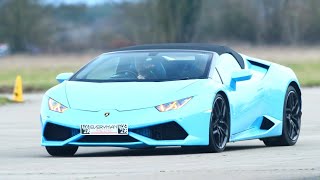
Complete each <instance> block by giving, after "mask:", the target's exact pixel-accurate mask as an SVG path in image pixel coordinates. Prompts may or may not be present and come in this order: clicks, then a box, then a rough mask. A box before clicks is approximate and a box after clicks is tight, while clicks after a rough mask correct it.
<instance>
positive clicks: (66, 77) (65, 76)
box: [56, 73, 73, 83]
mask: <svg viewBox="0 0 320 180" xmlns="http://www.w3.org/2000/svg"><path fill="white" fill-rule="evenodd" d="M71 76H73V73H61V74H59V75H58V76H57V77H56V79H57V81H58V82H59V83H62V82H63V81H65V80H69V79H70V78H71Z"/></svg>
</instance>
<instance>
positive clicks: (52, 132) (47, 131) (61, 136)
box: [43, 123, 80, 141]
mask: <svg viewBox="0 0 320 180" xmlns="http://www.w3.org/2000/svg"><path fill="white" fill-rule="evenodd" d="M79 133H80V131H79V130H78V129H74V128H69V127H65V126H61V125H57V124H53V123H47V124H46V127H45V128H44V132H43V136H44V137H45V138H46V140H48V141H64V140H67V139H69V138H71V137H72V136H74V135H77V134H79Z"/></svg>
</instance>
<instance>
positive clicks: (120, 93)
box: [64, 80, 199, 111]
mask: <svg viewBox="0 0 320 180" xmlns="http://www.w3.org/2000/svg"><path fill="white" fill-rule="evenodd" d="M198 81H199V80H181V81H165V82H108V83H92V82H80V81H65V82H64V84H65V92H66V97H67V100H68V103H69V106H70V108H71V109H78V110H87V111H99V110H107V109H116V110H118V111H125V110H134V109H142V108H148V107H154V106H157V105H159V104H163V103H167V102H171V101H174V100H178V99H181V98H186V96H188V97H190V96H192V95H194V93H196V91H190V93H189V92H187V90H186V88H187V87H189V86H191V85H193V84H196V83H197V82H198ZM192 89H194V88H192ZM182 90H183V92H181V91H182Z"/></svg>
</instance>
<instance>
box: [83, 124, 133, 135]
mask: <svg viewBox="0 0 320 180" xmlns="http://www.w3.org/2000/svg"><path fill="white" fill-rule="evenodd" d="M80 133H81V134H82V135H128V124H82V125H80Z"/></svg>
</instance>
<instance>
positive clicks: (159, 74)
mask: <svg viewBox="0 0 320 180" xmlns="http://www.w3.org/2000/svg"><path fill="white" fill-rule="evenodd" d="M211 61H212V53H209V52H193V51H192V52H191V51H178V52H175V51H143V52H141V51H139V52H135V51H133V52H116V53H109V54H103V55H101V56H99V57H98V58H97V59H96V60H94V61H92V62H91V63H89V64H88V65H87V66H85V67H84V68H83V69H81V70H80V71H79V72H77V73H76V74H75V76H73V77H72V78H71V81H90V82H94V81H97V82H104V81H105V82H108V81H112V82H116V81H172V80H186V79H204V78H208V72H209V69H210V68H209V67H210V64H211Z"/></svg>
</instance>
